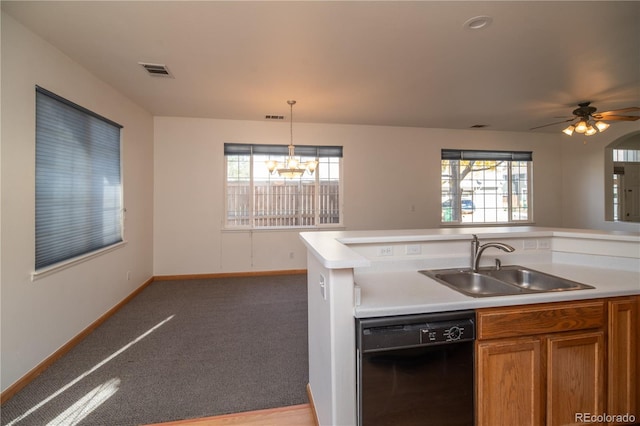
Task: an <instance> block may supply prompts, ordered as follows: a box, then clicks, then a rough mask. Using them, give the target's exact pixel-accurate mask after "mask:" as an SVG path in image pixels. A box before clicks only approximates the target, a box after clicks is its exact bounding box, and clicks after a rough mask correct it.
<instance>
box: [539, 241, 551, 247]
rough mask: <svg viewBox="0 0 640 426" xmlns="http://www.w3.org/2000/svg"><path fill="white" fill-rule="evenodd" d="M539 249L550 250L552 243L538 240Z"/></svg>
mask: <svg viewBox="0 0 640 426" xmlns="http://www.w3.org/2000/svg"><path fill="white" fill-rule="evenodd" d="M538 248H539V249H550V248H551V241H549V240H538Z"/></svg>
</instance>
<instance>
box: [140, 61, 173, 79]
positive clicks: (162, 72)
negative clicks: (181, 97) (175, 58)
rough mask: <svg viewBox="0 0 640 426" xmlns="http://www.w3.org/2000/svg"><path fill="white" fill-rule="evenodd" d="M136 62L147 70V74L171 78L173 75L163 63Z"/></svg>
mask: <svg viewBox="0 0 640 426" xmlns="http://www.w3.org/2000/svg"><path fill="white" fill-rule="evenodd" d="M138 64H140V65H141V66H142V68H144V69H145V70H147V73H149V75H151V76H154V77H169V78H173V75H172V74H171V72H170V71H169V68H167V66H166V65H163V64H147V63H144V62H138Z"/></svg>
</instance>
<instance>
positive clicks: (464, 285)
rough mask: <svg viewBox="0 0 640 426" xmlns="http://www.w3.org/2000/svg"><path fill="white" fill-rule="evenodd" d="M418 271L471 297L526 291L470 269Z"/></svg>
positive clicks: (504, 294)
mask: <svg viewBox="0 0 640 426" xmlns="http://www.w3.org/2000/svg"><path fill="white" fill-rule="evenodd" d="M420 272H421V273H423V274H425V275H426V276H428V277H430V278H433V279H434V280H436V281H438V282H439V283H441V284H444V285H446V286H448V287H450V288H452V289H454V290H456V291H459V292H460V293H463V294H466V295H468V296H472V297H489V296H506V295H510V294H523V293H527V292H528V291H527V290H526V289H524V288H521V287H518V286H515V285H512V284H508V283H506V282H504V281H500V280H498V279H496V278H493V277H490V276H488V275H484V274H480V273H477V272H472V271H465V270H441V271H420Z"/></svg>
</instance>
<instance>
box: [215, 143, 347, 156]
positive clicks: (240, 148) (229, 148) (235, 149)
mask: <svg viewBox="0 0 640 426" xmlns="http://www.w3.org/2000/svg"><path fill="white" fill-rule="evenodd" d="M250 154H256V155H289V147H288V145H266V144H265V145H259V144H241V143H225V144H224V155H250ZM294 154H295V155H299V156H302V157H316V158H324V157H340V158H341V157H342V147H341V146H330V145H321V146H316V145H295V147H294Z"/></svg>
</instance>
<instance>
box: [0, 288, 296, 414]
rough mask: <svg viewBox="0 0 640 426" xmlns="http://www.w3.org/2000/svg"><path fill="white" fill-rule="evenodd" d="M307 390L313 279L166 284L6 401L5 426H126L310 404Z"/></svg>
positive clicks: (139, 299) (123, 311) (121, 312)
mask: <svg viewBox="0 0 640 426" xmlns="http://www.w3.org/2000/svg"><path fill="white" fill-rule="evenodd" d="M154 327H155V328H154ZM307 383H308V350H307V293H306V276H305V275H283V276H269V277H250V278H222V279H207V280H185V281H156V282H154V283H153V284H151V285H150V286H148V287H147V288H146V289H145V290H144V291H142V292H141V293H140V294H139V295H138V296H137V297H135V298H134V299H133V300H132V301H131V302H129V303H128V304H127V305H125V306H124V307H123V308H122V309H121V310H119V311H118V312H117V313H116V314H115V315H114V316H112V317H111V318H109V319H108V320H107V321H106V322H105V323H104V324H102V325H101V326H100V327H98V328H97V329H96V330H95V331H94V332H93V333H91V334H90V335H89V336H88V337H87V338H86V339H84V340H83V341H82V342H81V343H80V344H78V345H77V346H76V347H75V348H73V349H72V350H71V351H70V352H69V353H68V354H66V355H65V356H64V357H62V358H61V359H60V360H58V361H57V362H56V363H55V364H54V365H52V366H51V367H50V368H49V369H47V370H46V371H45V372H44V373H42V374H41V375H40V376H39V377H38V378H36V379H35V380H34V381H33V382H31V383H30V384H29V385H27V386H26V387H25V388H24V389H22V390H21V391H20V392H19V393H18V394H16V395H15V396H14V397H13V398H12V399H11V400H9V401H8V402H6V403H5V404H4V405H3V406H2V413H1V418H2V422H1V424H2V425H9V424H11V425H13V424H16V425H21V426H23V425H38V426H41V425H47V424H55V425H73V424H80V425H105V426H114V425H115V426H125V425H138V424H147V423H159V422H165V421H172V420H180V419H189V418H197V417H205V416H212V415H219V414H226V413H232V412H241V411H249V410H257V409H264V408H273V407H280V406H286V405H295V404H303V403H306V402H308V401H307V397H306V384H307ZM77 401H81V402H80V403H78V404H76V402H77ZM74 404H75V405H74ZM70 407H73V408H71V409H70ZM16 419H19V420H18V421H16ZM50 422H51V423H50Z"/></svg>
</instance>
